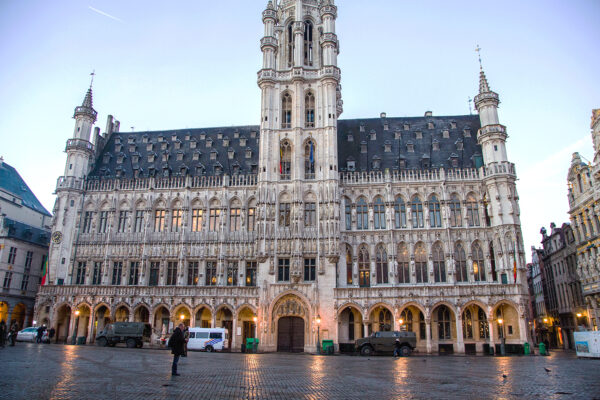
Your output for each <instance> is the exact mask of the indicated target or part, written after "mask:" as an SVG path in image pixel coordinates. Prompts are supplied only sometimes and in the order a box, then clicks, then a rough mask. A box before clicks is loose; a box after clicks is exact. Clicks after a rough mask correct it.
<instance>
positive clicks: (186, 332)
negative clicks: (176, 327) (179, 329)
mask: <svg viewBox="0 0 600 400" xmlns="http://www.w3.org/2000/svg"><path fill="white" fill-rule="evenodd" d="M183 338H184V339H185V343H184V344H183V354H182V355H181V357H187V345H188V341H189V340H190V328H189V327H187V326H186V327H185V330H184V331H183Z"/></svg>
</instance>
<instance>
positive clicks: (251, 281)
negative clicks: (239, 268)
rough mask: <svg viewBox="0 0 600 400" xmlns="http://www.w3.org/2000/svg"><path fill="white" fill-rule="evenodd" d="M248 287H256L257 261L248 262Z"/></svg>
mask: <svg viewBox="0 0 600 400" xmlns="http://www.w3.org/2000/svg"><path fill="white" fill-rule="evenodd" d="M246 286H256V261H246Z"/></svg>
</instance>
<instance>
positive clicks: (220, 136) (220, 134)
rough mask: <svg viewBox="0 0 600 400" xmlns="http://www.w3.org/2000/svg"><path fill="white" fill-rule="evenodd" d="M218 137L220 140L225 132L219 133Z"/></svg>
mask: <svg viewBox="0 0 600 400" xmlns="http://www.w3.org/2000/svg"><path fill="white" fill-rule="evenodd" d="M217 139H219V140H221V139H223V132H219V133H217Z"/></svg>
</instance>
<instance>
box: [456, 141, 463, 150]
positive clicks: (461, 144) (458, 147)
mask: <svg viewBox="0 0 600 400" xmlns="http://www.w3.org/2000/svg"><path fill="white" fill-rule="evenodd" d="M455 144H456V150H458V151H462V149H463V141H462V139H458V140H457V141H456V143H455Z"/></svg>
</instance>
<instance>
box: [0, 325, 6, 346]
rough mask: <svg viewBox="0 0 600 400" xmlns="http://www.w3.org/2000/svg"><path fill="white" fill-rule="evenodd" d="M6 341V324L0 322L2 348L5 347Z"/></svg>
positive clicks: (0, 344) (0, 343)
mask: <svg viewBox="0 0 600 400" xmlns="http://www.w3.org/2000/svg"><path fill="white" fill-rule="evenodd" d="M5 341H6V322H4V320H2V321H0V347H4V342H5Z"/></svg>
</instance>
